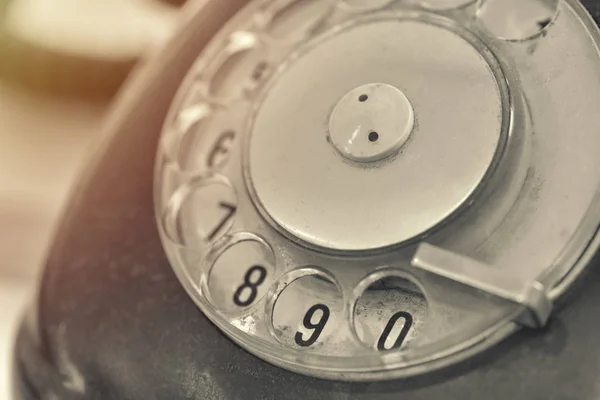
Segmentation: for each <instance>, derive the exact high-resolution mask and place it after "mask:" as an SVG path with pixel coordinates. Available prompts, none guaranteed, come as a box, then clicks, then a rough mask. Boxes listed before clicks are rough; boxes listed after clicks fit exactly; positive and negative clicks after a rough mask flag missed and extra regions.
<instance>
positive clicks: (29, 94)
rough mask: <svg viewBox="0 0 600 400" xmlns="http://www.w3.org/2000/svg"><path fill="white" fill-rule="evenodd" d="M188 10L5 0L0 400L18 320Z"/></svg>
mask: <svg viewBox="0 0 600 400" xmlns="http://www.w3.org/2000/svg"><path fill="white" fill-rule="evenodd" d="M188 1H195V0H188ZM184 2H185V0H0V400H8V399H9V397H8V389H9V384H8V379H9V360H10V359H11V352H12V345H13V340H14V335H15V332H16V328H17V325H18V321H19V319H20V316H21V313H22V312H23V310H24V308H25V307H26V306H27V304H28V302H29V301H31V300H32V298H33V294H34V291H35V286H36V282H37V280H38V279H39V275H40V273H41V268H42V266H43V261H44V257H45V253H46V250H47V248H48V246H49V244H50V239H51V237H52V233H53V231H54V229H55V228H56V224H57V222H58V221H59V219H60V215H61V214H62V212H63V209H64V207H65V202H66V200H67V198H68V195H69V193H70V191H71V188H72V187H73V185H74V183H75V182H76V178H77V176H78V175H79V174H80V173H81V169H82V168H83V167H84V166H85V164H86V161H87V160H88V159H89V157H90V155H91V154H92V153H93V152H94V148H95V143H97V142H98V140H100V139H101V138H100V135H102V131H101V126H102V121H103V119H104V116H105V114H106V113H107V110H108V109H109V107H110V105H111V103H112V101H113V100H114V98H115V95H116V94H117V93H118V92H119V89H120V88H121V87H122V85H123V82H125V81H126V79H127V77H128V76H129V75H130V74H131V71H132V70H134V69H135V68H136V66H139V65H140V64H141V63H143V61H144V59H146V58H147V57H148V56H149V55H150V54H152V53H153V52H154V51H156V50H157V49H158V48H159V47H160V46H162V45H164V43H165V41H166V40H168V38H169V37H170V36H171V35H172V34H173V32H174V30H175V29H176V27H177V25H178V23H179V20H180V15H181V5H182V4H183V3H184Z"/></svg>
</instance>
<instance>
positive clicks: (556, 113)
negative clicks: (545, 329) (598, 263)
mask: <svg viewBox="0 0 600 400" xmlns="http://www.w3.org/2000/svg"><path fill="white" fill-rule="evenodd" d="M502 2H505V0H480V1H469V0H467V1H465V0H451V1H450V0H269V1H263V0H256V1H249V2H248V5H247V6H246V7H244V8H243V9H241V10H240V11H239V12H238V14H237V15H236V16H235V17H234V18H233V19H232V20H231V21H230V22H229V23H228V24H227V25H226V26H225V27H223V29H222V30H221V32H220V33H219V34H217V35H216V36H215V37H214V38H213V40H212V41H211V42H210V43H209V45H208V46H207V47H206V48H205V50H204V51H203V52H202V54H200V55H199V57H198V60H197V62H196V63H195V65H194V66H193V67H192V68H191V70H190V71H189V73H188V75H187V77H186V78H185V80H184V81H183V82H182V84H181V88H180V90H179V93H178V95H177V96H176V98H175V99H174V101H173V105H172V108H171V111H170V114H169V116H168V118H167V120H166V121H165V124H164V128H163V134H162V138H161V142H160V146H159V152H158V155H157V168H156V177H155V203H156V213H157V222H158V225H159V230H160V233H161V237H162V239H163V244H164V247H165V250H166V253H167V255H168V257H169V260H170V261H171V264H172V266H173V269H174V271H175V272H176V274H177V276H178V278H179V280H180V281H181V283H182V285H183V286H184V287H185V289H186V290H187V292H188V294H189V295H190V296H191V298H192V299H193V300H194V301H195V302H196V304H197V305H198V307H199V308H200V309H201V310H202V311H203V312H204V313H205V314H206V315H207V316H208V317H209V318H210V319H211V320H212V321H213V322H214V323H215V324H216V325H217V326H218V327H219V328H220V329H221V330H222V331H223V332H224V333H225V334H227V335H228V336H230V337H231V338H232V339H233V340H234V341H235V342H237V343H238V344H239V345H240V346H242V347H244V348H245V349H247V350H248V351H250V352H252V353H253V354H255V355H256V356H258V357H260V358H262V359H264V360H266V361H269V362H271V363H274V364H276V365H279V366H281V367H283V368H287V369H290V370H292V371H295V372H298V373H303V374H308V375H313V376H318V377H324V378H330V379H344V380H370V379H391V378H396V377H402V376H408V375H414V374H417V373H425V372H427V371H431V370H432V369H435V368H440V367H442V366H445V365H448V364H451V363H453V362H456V361H457V360H460V359H464V358H466V357H469V356H470V355H473V354H475V353H476V352H479V351H482V350H484V349H485V348H487V347H489V346H491V345H493V344H494V343H496V342H497V341H498V340H500V339H502V338H503V337H505V336H506V335H508V334H510V333H511V332H514V331H515V330H516V329H519V328H520V327H521V326H526V327H529V328H535V327H540V326H543V325H544V324H545V323H546V321H547V320H548V318H549V316H550V314H551V311H552V304H553V302H554V300H555V299H556V298H557V297H558V296H560V295H561V294H562V293H563V292H564V290H565V289H566V288H567V287H568V286H569V285H570V283H571V282H572V281H573V280H574V279H575V278H576V277H577V276H578V275H579V273H580V272H581V270H582V269H583V268H584V267H585V265H586V264H587V261H588V260H589V258H590V257H591V255H592V254H593V253H594V251H595V250H596V248H597V247H598V245H599V244H600V239H599V238H598V237H597V235H596V232H597V228H598V225H599V222H600V196H599V193H600V159H599V158H598V157H597V154H596V153H597V149H598V148H600V135H598V134H597V127H598V126H600V114H598V113H597V109H598V107H599V106H600V77H599V76H598V73H597V72H598V71H599V70H600V57H599V52H598V43H597V39H598V32H597V28H596V27H595V24H594V23H593V22H592V21H591V20H590V18H589V17H588V16H587V14H585V11H584V10H583V8H582V7H581V6H580V5H579V3H577V2H576V1H574V0H564V1H562V2H561V1H558V0H519V1H512V0H511V1H510V3H511V7H508V8H507V7H505V6H503V4H501V3H502ZM515 16H517V17H515ZM574 65H576V66H577V67H576V68H575V67H573V66H574ZM198 334H202V333H201V332H199V333H198Z"/></svg>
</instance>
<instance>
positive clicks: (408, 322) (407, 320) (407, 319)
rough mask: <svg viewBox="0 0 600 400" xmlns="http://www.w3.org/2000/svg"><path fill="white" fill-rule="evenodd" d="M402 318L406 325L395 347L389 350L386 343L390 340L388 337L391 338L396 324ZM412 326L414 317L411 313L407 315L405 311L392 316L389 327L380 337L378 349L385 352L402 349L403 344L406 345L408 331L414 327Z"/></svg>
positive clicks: (386, 327)
mask: <svg viewBox="0 0 600 400" xmlns="http://www.w3.org/2000/svg"><path fill="white" fill-rule="evenodd" d="M400 318H402V319H403V320H404V325H403V326H402V330H401V331H400V334H399V335H398V338H397V339H396V341H395V342H394V345H393V346H392V347H390V348H389V349H388V348H386V347H385V342H386V341H387V340H388V337H389V336H390V333H391V332H392V329H393V328H394V326H395V325H396V322H398V320H399V319H400ZM412 324H413V317H412V315H410V314H409V313H407V312H405V311H400V312H397V313H396V314H394V315H392V318H390V320H389V321H388V323H387V325H386V326H385V329H384V330H383V332H382V333H381V336H380V337H379V341H378V342H377V349H378V350H380V351H384V350H392V349H397V348H400V346H402V343H404V340H405V339H406V335H408V331H409V330H410V328H411V327H412Z"/></svg>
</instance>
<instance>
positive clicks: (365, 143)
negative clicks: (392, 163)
mask: <svg viewBox="0 0 600 400" xmlns="http://www.w3.org/2000/svg"><path fill="white" fill-rule="evenodd" d="M414 120H415V119H414V113H413V109H412V105H411V104H410V102H409V101H408V99H407V98H406V96H405V95H404V93H402V91H400V90H399V89H397V88H395V87H393V86H390V85H387V84H383V83H373V84H369V85H363V86H360V87H358V88H356V89H353V90H351V91H350V92H349V93H348V94H346V95H345V96H344V97H343V98H342V99H341V100H340V102H339V103H338V104H337V105H336V107H335V109H334V110H333V113H332V114H331V119H330V120H329V135H330V137H331V141H332V143H333V144H334V146H335V147H336V148H337V149H338V150H339V152H340V153H342V155H344V156H345V157H347V158H349V159H350V160H353V161H357V162H372V161H378V160H381V159H383V158H385V157H388V156H389V155H391V154H393V153H395V152H396V151H398V150H399V149H400V147H402V145H403V144H404V143H406V141H407V140H408V137H409V136H410V133H411V132H412V129H413V124H414Z"/></svg>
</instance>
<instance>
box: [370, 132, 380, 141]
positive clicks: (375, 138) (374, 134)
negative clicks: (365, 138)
mask: <svg viewBox="0 0 600 400" xmlns="http://www.w3.org/2000/svg"><path fill="white" fill-rule="evenodd" d="M378 140H379V133H377V132H371V133H369V142H371V143H375V142H376V141H378Z"/></svg>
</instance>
